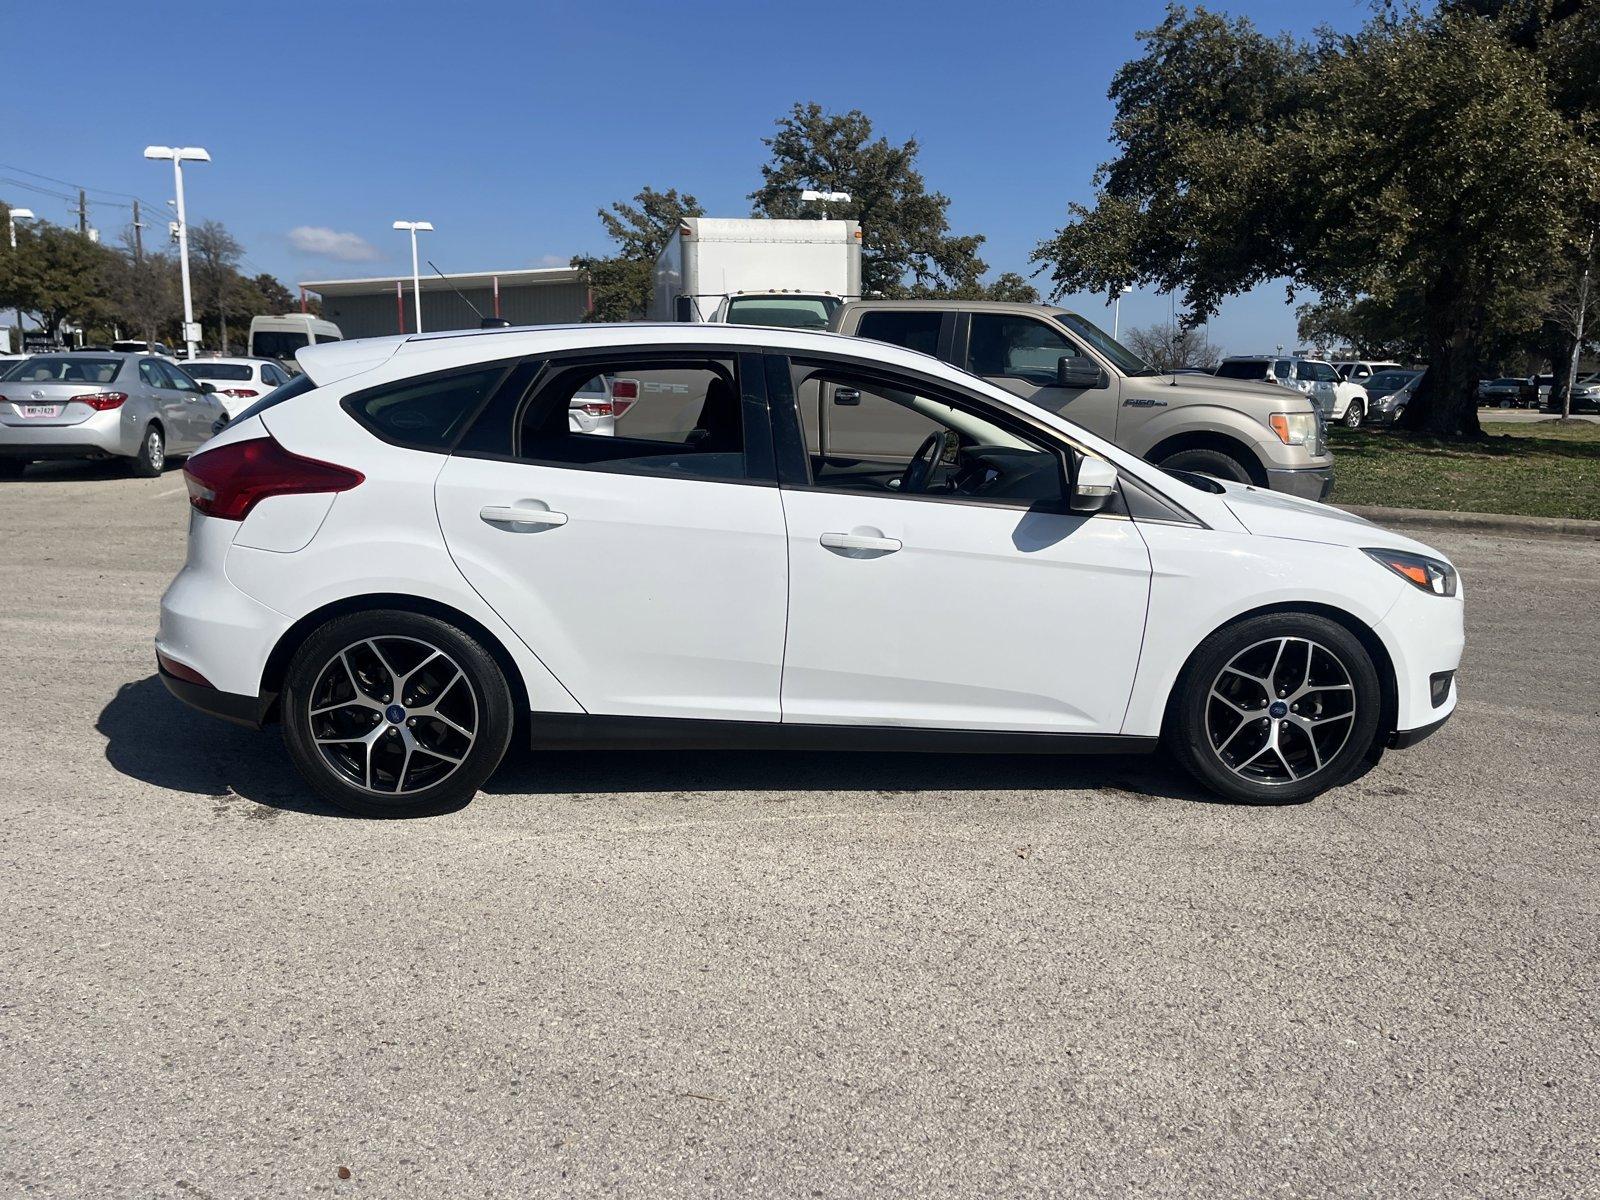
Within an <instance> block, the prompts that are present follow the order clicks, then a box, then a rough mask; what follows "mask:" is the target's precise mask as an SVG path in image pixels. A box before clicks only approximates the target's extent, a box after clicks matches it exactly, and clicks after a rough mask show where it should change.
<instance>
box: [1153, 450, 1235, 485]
mask: <svg viewBox="0 0 1600 1200" xmlns="http://www.w3.org/2000/svg"><path fill="white" fill-rule="evenodd" d="M1156 465H1157V466H1159V467H1163V468H1165V469H1166V470H1168V471H1193V472H1194V473H1195V474H1196V475H1210V476H1211V477H1212V478H1214V479H1226V480H1227V481H1228V482H1229V483H1252V482H1254V481H1253V480H1252V479H1251V478H1250V469H1249V468H1248V467H1246V466H1245V465H1244V463H1242V462H1240V461H1239V460H1238V459H1237V458H1234V457H1233V456H1232V455H1231V454H1228V453H1226V452H1224V451H1222V450H1205V449H1199V450H1179V451H1178V452H1177V453H1176V454H1169V455H1168V456H1167V457H1166V458H1164V459H1162V460H1161V461H1160V462H1159V463H1157V464H1156Z"/></svg>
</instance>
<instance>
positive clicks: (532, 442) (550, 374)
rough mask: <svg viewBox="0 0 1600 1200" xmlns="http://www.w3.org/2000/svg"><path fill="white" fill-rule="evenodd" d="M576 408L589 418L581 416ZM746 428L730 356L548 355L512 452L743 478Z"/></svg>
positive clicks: (563, 463) (599, 466)
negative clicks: (551, 358)
mask: <svg viewBox="0 0 1600 1200" xmlns="http://www.w3.org/2000/svg"><path fill="white" fill-rule="evenodd" d="M608 380H609V381H610V384H609V388H610V393H609V394H610V397H611V399H610V401H609V402H607V403H601V402H600V401H598V400H595V399H594V397H596V396H597V395H598V396H599V397H601V399H602V400H603V399H604V397H605V396H606V395H607V391H606V389H607V381H608ZM575 409H576V410H577V411H578V412H579V413H581V414H583V415H585V416H592V417H594V418H596V419H593V420H590V419H584V420H579V419H577V418H576V417H575V416H574V410H575ZM588 409H596V410H601V409H603V410H605V411H596V412H594V413H592V414H591V413H588V412H587V411H586V410H588ZM480 424H482V422H480ZM745 426H746V421H745V413H744V404H743V401H742V400H741V399H740V391H739V383H738V378H737V375H736V372H735V368H734V363H733V362H732V361H731V360H715V359H708V360H687V359H685V360H673V361H656V362H650V361H642V360H637V359H634V360H617V361H615V362H589V363H586V364H584V365H582V366H578V365H572V366H562V365H561V364H560V363H552V364H550V365H549V367H548V368H547V369H546V370H545V371H544V372H543V374H542V375H541V376H540V379H539V380H538V382H537V383H536V384H535V385H534V388H533V391H532V393H531V394H530V395H529V397H528V398H527V400H526V401H525V403H524V404H523V406H522V410H521V412H520V414H519V415H518V417H517V418H516V440H515V456H516V457H517V458H519V459H525V460H528V461H531V462H537V463H541V464H544V465H547V466H560V467H570V468H576V469H589V470H601V471H613V472H620V473H624V474H633V475H664V476H677V477H680V478H685V479H712V480H743V479H747V478H750V477H751V472H750V469H749V466H748V464H747V462H746V453H745V451H746V429H745ZM476 433H477V431H476V430H474V435H476ZM768 457H769V458H770V452H769V454H768Z"/></svg>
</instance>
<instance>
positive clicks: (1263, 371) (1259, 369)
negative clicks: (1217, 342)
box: [1217, 361, 1267, 379]
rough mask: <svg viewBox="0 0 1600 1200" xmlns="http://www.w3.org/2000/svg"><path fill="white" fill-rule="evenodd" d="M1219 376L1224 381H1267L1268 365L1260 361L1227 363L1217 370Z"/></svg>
mask: <svg viewBox="0 0 1600 1200" xmlns="http://www.w3.org/2000/svg"><path fill="white" fill-rule="evenodd" d="M1217 374H1218V375H1220V376H1221V377H1222V378H1224V379H1265V378H1266V377H1267V364H1266V363H1264V362H1259V361H1258V362H1225V363H1223V364H1222V365H1221V366H1220V367H1218V368H1217Z"/></svg>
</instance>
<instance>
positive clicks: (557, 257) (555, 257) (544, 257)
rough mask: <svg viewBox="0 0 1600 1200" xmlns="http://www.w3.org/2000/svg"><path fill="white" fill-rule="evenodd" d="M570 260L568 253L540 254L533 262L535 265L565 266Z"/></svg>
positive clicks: (570, 256)
mask: <svg viewBox="0 0 1600 1200" xmlns="http://www.w3.org/2000/svg"><path fill="white" fill-rule="evenodd" d="M571 262H572V255H570V254H541V255H540V256H539V258H538V260H537V261H536V262H535V263H534V264H533V265H534V266H536V267H565V266H567V265H569V264H570V263H571Z"/></svg>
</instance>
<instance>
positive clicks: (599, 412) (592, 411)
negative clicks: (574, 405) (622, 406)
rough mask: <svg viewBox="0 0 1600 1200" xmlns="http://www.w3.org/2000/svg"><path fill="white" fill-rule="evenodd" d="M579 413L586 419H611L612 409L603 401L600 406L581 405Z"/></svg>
mask: <svg viewBox="0 0 1600 1200" xmlns="http://www.w3.org/2000/svg"><path fill="white" fill-rule="evenodd" d="M578 411H579V412H581V413H582V414H583V415H584V416H586V417H609V416H610V415H611V412H612V409H611V405H610V404H608V403H607V402H606V401H604V400H602V401H600V402H599V403H598V404H580V405H578Z"/></svg>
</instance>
